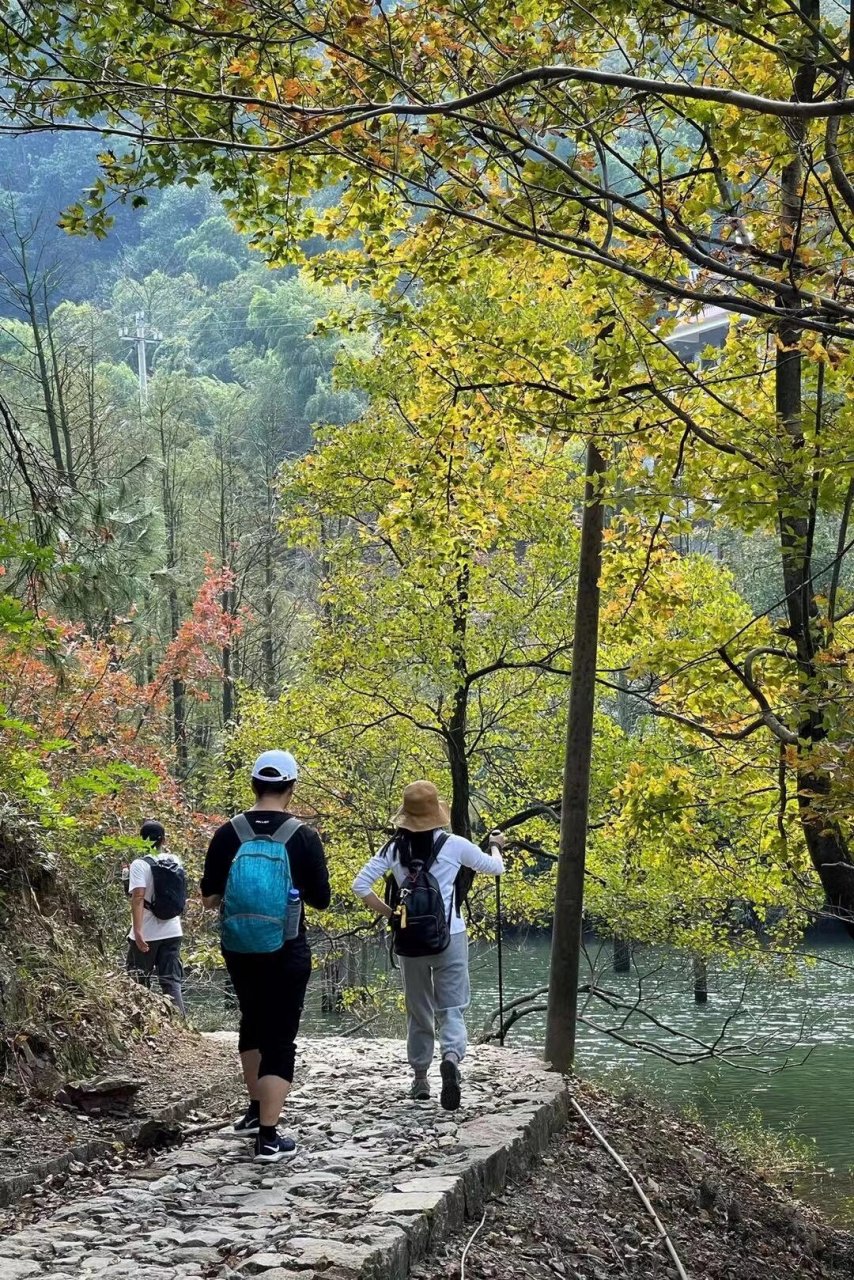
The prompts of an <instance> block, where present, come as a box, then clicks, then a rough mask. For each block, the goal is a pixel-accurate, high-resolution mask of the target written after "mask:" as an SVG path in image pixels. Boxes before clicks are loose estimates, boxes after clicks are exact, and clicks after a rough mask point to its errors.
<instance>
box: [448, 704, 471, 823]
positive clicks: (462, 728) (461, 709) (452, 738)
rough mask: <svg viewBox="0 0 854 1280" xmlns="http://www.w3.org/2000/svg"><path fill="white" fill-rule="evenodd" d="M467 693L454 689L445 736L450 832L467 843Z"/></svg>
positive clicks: (468, 816) (468, 813)
mask: <svg viewBox="0 0 854 1280" xmlns="http://www.w3.org/2000/svg"><path fill="white" fill-rule="evenodd" d="M467 709H468V691H467V690H465V691H464V690H460V689H458V690H457V692H456V694H455V696H454V710H453V713H452V715H451V719H450V723H449V724H448V730H447V734H446V745H447V751H448V765H449V767H450V771H451V830H452V831H453V832H454V834H455V835H458V836H465V838H466V839H467V840H470V839H471V818H470V810H469V800H470V796H471V784H470V780H469V759H468V754H467V752H466V715H467Z"/></svg>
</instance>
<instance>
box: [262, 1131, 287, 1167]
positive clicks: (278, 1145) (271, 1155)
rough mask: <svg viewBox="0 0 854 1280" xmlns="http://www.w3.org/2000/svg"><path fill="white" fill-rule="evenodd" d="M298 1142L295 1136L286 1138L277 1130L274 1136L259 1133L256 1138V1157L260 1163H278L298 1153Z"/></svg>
mask: <svg viewBox="0 0 854 1280" xmlns="http://www.w3.org/2000/svg"><path fill="white" fill-rule="evenodd" d="M296 1150H297V1144H296V1143H295V1142H294V1140H293V1138H286V1137H285V1135H284V1134H283V1133H279V1131H278V1129H277V1130H276V1136H275V1137H274V1138H262V1137H261V1134H260V1133H259V1134H258V1136H257V1137H256V1139H255V1155H254V1157H253V1158H254V1159H255V1160H256V1161H257V1162H258V1164H276V1163H277V1162H278V1161H279V1160H287V1159H288V1157H289V1156H293V1155H296Z"/></svg>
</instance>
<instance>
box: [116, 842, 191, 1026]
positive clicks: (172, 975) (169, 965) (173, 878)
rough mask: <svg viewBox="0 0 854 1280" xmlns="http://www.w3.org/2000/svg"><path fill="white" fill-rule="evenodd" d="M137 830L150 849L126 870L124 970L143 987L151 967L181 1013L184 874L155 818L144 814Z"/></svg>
mask: <svg viewBox="0 0 854 1280" xmlns="http://www.w3.org/2000/svg"><path fill="white" fill-rule="evenodd" d="M139 834H140V838H141V839H143V840H146V841H147V842H148V844H149V845H150V846H151V853H149V854H146V855H144V856H143V857H142V858H134V860H133V862H132V863H131V864H130V868H129V871H128V879H127V891H128V895H129V897H130V911H131V928H130V933H129V934H128V952H127V970H128V973H129V974H130V975H131V977H133V978H134V980H135V981H136V982H140V983H142V984H143V986H146V987H150V985H151V975H152V973H156V974H157V977H158V980H159V982H160V990H161V991H162V992H163V994H164V995H165V996H169V997H170V998H171V999H172V1000H174V1002H175V1004H176V1005H177V1006H178V1009H179V1011H180V1012H181V1013H184V992H183V988H182V984H183V980H184V969H183V966H182V964H181V939H182V937H183V934H184V930H183V929H182V927H181V916H182V915H183V913H184V908H185V907H186V905H187V877H186V875H185V872H184V868H183V867H182V865H181V862H180V859H179V858H176V857H175V855H174V854H172V853H169V852H168V850H167V848H166V832H165V830H164V829H163V826H162V824H161V823H159V822H155V821H153V820H152V819H149V820H148V821H146V822H143V824H142V827H141V828H140V832H139Z"/></svg>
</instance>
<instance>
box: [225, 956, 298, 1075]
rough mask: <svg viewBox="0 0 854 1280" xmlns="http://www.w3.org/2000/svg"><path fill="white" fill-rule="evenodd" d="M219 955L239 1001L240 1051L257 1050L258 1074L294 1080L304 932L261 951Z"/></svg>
mask: <svg viewBox="0 0 854 1280" xmlns="http://www.w3.org/2000/svg"><path fill="white" fill-rule="evenodd" d="M222 954H223V959H224V960H225V967H226V968H227V969H228V976H229V977H230V978H231V985H232V986H233V987H234V992H235V995H236V996H237V1002H238V1004H239V1005H240V1037H239V1040H238V1048H239V1050H240V1052H241V1053H248V1052H249V1051H250V1050H253V1049H254V1050H257V1051H258V1052H259V1053H260V1054H261V1064H260V1067H259V1068H258V1075H259V1077H260V1076H279V1077H281V1079H283V1080H288V1081H293V1078H294V1065H295V1062H296V1037H297V1032H298V1031H299V1024H300V1018H301V1016H302V1007H303V1002H304V1001H305V991H306V987H307V986H308V980H309V978H310V977H311V951H310V950H309V947H308V943H307V942H306V941H305V935H304V934H302V935H301V936H300V937H299V938H296V939H294V941H293V942H287V943H285V945H284V946H283V947H281V948H280V949H279V950H278V951H271V952H269V953H268V954H266V955H243V954H241V953H239V952H236V951H225V950H224V951H223V953H222Z"/></svg>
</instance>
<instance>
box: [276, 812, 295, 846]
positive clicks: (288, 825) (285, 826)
mask: <svg viewBox="0 0 854 1280" xmlns="http://www.w3.org/2000/svg"><path fill="white" fill-rule="evenodd" d="M301 826H302V820H301V819H300V818H285V820H284V822H283V823H282V824H281V825H280V826H278V827H276V830H275V831H273V832H271V834H270V839H271V840H274V841H275V842H276V844H284V845H286V844H287V843H288V841H289V840H290V838H291V836H292V835H293V834H294V832H295V831H299V829H300V827H301Z"/></svg>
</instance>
